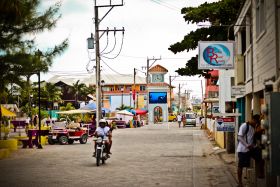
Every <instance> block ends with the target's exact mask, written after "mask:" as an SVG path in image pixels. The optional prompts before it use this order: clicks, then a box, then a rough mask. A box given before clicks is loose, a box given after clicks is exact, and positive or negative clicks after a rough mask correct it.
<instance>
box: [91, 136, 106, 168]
mask: <svg viewBox="0 0 280 187" xmlns="http://www.w3.org/2000/svg"><path fill="white" fill-rule="evenodd" d="M94 141H95V143H96V150H95V157H96V166H99V165H100V161H101V162H102V164H105V161H106V160H107V159H108V158H109V157H108V154H107V153H106V151H105V149H106V147H105V146H106V145H105V142H106V141H108V137H107V136H104V137H101V136H99V137H97V138H96V139H94Z"/></svg>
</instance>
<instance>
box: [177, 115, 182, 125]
mask: <svg viewBox="0 0 280 187" xmlns="http://www.w3.org/2000/svg"><path fill="white" fill-rule="evenodd" d="M177 121H178V124H179V128H180V127H181V122H182V115H181V114H180V113H179V114H178V115H177Z"/></svg>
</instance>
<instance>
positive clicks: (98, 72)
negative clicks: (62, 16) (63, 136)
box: [94, 5, 101, 126]
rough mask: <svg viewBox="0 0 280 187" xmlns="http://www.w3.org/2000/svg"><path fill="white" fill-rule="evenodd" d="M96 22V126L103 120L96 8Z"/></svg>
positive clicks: (96, 13)
mask: <svg viewBox="0 0 280 187" xmlns="http://www.w3.org/2000/svg"><path fill="white" fill-rule="evenodd" d="M94 16H95V17H94V22H95V45H96V48H95V56H96V73H95V74H96V124H97V126H98V122H99V120H100V119H101V103H100V91H101V90H100V54H99V20H98V7H97V6H96V5H95V6H94Z"/></svg>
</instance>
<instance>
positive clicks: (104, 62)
mask: <svg viewBox="0 0 280 187" xmlns="http://www.w3.org/2000/svg"><path fill="white" fill-rule="evenodd" d="M100 60H101V61H102V62H103V63H104V64H105V65H106V66H107V67H108V68H109V69H110V70H112V71H113V72H115V73H116V74H119V75H125V74H122V73H119V72H117V71H116V70H114V69H113V68H111V67H110V66H109V65H108V64H107V63H106V62H105V61H104V60H103V59H102V58H101V59H100Z"/></svg>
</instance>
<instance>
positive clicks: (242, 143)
mask: <svg viewBox="0 0 280 187" xmlns="http://www.w3.org/2000/svg"><path fill="white" fill-rule="evenodd" d="M259 122H260V115H258V114H256V115H254V116H253V118H252V120H250V121H248V122H246V123H243V124H242V125H241V126H240V128H239V132H238V145H237V153H238V169H237V175H238V186H240V187H243V183H242V170H243V168H244V167H250V160H251V158H253V159H255V161H256V162H260V161H261V154H260V153H261V152H260V151H258V149H257V147H256V146H255V144H254V135H255V128H256V125H257V124H259Z"/></svg>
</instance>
